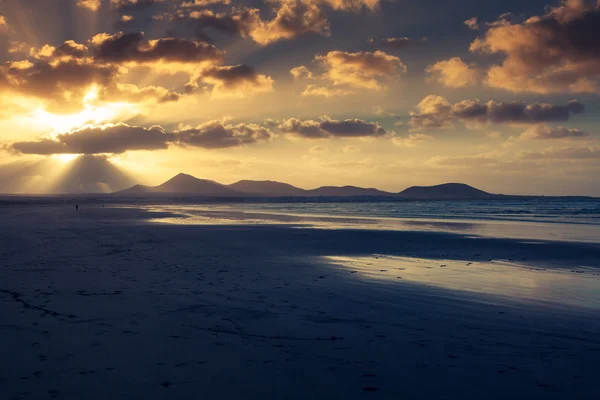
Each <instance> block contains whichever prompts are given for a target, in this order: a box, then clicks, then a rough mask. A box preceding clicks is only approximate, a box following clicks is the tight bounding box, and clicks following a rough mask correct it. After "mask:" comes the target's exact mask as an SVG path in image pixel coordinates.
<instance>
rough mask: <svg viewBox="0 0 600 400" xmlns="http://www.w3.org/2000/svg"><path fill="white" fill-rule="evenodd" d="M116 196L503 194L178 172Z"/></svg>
mask: <svg viewBox="0 0 600 400" xmlns="http://www.w3.org/2000/svg"><path fill="white" fill-rule="evenodd" d="M115 195H117V196H133V197H142V196H148V197H151V196H165V195H180V196H195V197H379V198H382V197H388V198H396V199H399V200H400V199H415V200H466V199H491V198H497V197H500V195H495V194H490V193H487V192H484V191H482V190H479V189H475V188H474V187H471V186H469V185H465V184H463V183H446V184H443V185H437V186H413V187H411V188H408V189H406V190H404V191H402V192H400V193H398V194H395V193H389V192H384V191H382V190H378V189H373V188H360V187H356V186H323V187H320V188H317V189H311V190H305V189H300V188H297V187H295V186H292V185H289V184H287V183H282V182H275V181H251V180H242V181H239V182H236V183H232V184H231V185H222V184H220V183H218V182H215V181H210V180H207V179H198V178H195V177H193V176H191V175H187V174H179V175H177V176H175V177H173V178H171V179H169V180H168V181H166V182H165V183H163V184H162V185H159V186H144V185H135V186H133V187H131V188H129V189H126V190H122V191H120V192H116V193H115Z"/></svg>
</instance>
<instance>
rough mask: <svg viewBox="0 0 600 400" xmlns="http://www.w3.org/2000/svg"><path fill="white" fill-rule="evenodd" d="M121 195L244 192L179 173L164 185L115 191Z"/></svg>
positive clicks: (218, 195) (208, 194) (227, 193)
mask: <svg viewBox="0 0 600 400" xmlns="http://www.w3.org/2000/svg"><path fill="white" fill-rule="evenodd" d="M115 194H117V195H119V196H142V195H185V196H204V197H242V196H244V194H243V193H240V192H237V191H235V190H233V189H231V188H229V187H227V186H225V185H221V184H220V183H217V182H215V181H210V180H207V179H198V178H195V177H193V176H191V175H188V174H179V175H177V176H175V177H173V178H171V179H169V180H168V181H166V182H165V183H163V184H162V185H159V186H144V185H135V186H133V187H131V188H129V189H126V190H122V191H120V192H117V193H115Z"/></svg>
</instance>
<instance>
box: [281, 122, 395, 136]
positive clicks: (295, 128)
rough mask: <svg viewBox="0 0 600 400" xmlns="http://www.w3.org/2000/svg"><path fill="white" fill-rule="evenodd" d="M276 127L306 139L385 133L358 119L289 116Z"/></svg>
mask: <svg viewBox="0 0 600 400" xmlns="http://www.w3.org/2000/svg"><path fill="white" fill-rule="evenodd" d="M277 128H278V129H279V130H280V131H281V132H283V133H286V134H292V135H295V136H299V137H302V138H307V139H325V138H332V137H346V138H349V137H355V138H358V137H381V136H384V135H386V134H387V132H386V131H385V129H383V128H382V127H381V126H380V125H379V124H377V123H375V122H366V121H363V120H360V119H346V120H343V121H336V120H332V119H322V120H320V121H314V120H305V121H302V120H299V119H297V118H290V119H288V120H286V121H282V122H280V123H279V125H277Z"/></svg>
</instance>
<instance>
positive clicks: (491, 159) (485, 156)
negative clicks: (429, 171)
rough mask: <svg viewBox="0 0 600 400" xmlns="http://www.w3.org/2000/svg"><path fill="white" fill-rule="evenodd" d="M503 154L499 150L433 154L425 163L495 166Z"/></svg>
mask: <svg viewBox="0 0 600 400" xmlns="http://www.w3.org/2000/svg"><path fill="white" fill-rule="evenodd" d="M503 155H504V154H503V153H501V152H496V151H493V152H488V153H481V154H476V155H472V156H435V157H432V158H431V159H429V160H427V161H426V162H425V164H427V165H432V166H438V167H462V168H470V167H480V168H481V167H488V168H489V167H496V166H498V165H499V164H501V163H502V162H503V161H502V160H501V158H502V156H503Z"/></svg>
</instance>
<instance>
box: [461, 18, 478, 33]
mask: <svg viewBox="0 0 600 400" xmlns="http://www.w3.org/2000/svg"><path fill="white" fill-rule="evenodd" d="M464 24H465V25H466V26H467V27H468V28H469V29H471V30H474V31H478V30H479V21H478V20H477V17H471V18H469V19H468V20H466V21H465V22H464Z"/></svg>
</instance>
